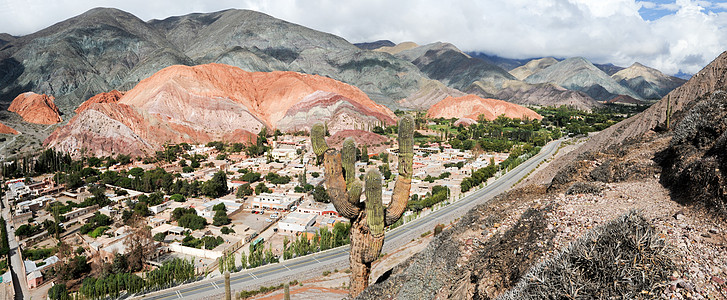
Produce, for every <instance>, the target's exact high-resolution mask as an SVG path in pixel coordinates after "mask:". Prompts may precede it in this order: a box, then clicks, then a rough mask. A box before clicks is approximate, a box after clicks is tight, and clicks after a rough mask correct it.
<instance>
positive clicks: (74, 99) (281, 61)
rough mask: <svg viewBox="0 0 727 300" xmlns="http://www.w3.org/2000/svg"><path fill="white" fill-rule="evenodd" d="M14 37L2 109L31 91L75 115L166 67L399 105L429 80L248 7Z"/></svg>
mask: <svg viewBox="0 0 727 300" xmlns="http://www.w3.org/2000/svg"><path fill="white" fill-rule="evenodd" d="M5 38H7V37H5ZM5 38H3V40H4V39H5ZM7 39H9V40H10V41H9V42H8V43H7V44H6V45H5V46H3V47H2V48H1V49H2V50H0V104H3V103H4V104H5V105H7V103H9V102H10V100H12V99H13V98H14V97H15V96H17V95H18V94H20V93H22V92H26V91H33V92H36V93H44V94H48V95H53V96H55V97H56V99H57V103H58V105H59V106H60V107H61V108H64V107H65V108H66V110H68V111H70V110H72V109H75V108H76V107H77V106H78V105H79V104H80V103H81V102H82V101H83V100H85V99H88V98H89V97H91V96H93V95H96V94H98V93H101V92H106V91H110V90H112V89H117V90H120V91H126V90H129V89H131V88H132V87H134V86H135V85H136V84H137V83H138V82H139V81H140V80H141V79H143V78H146V77H149V76H151V75H152V74H154V73H155V72H156V71H158V70H161V69H162V68H164V67H167V66H171V65H197V64H205V63H211V62H215V63H224V64H229V65H233V66H238V67H240V68H243V69H245V70H247V71H275V70H281V71H296V72H302V73H308V74H319V75H322V76H328V77H331V78H335V79H337V80H341V81H343V82H346V83H350V84H353V85H356V86H359V87H361V88H362V89H363V90H364V91H365V92H366V93H367V94H368V95H369V96H370V97H371V98H372V99H375V100H376V101H379V102H380V103H384V104H386V105H390V106H392V107H395V106H396V102H397V101H398V100H400V99H403V98H405V97H407V96H408V95H410V94H411V93H412V92H414V91H415V90H416V89H418V88H419V86H421V84H420V82H421V81H423V80H426V79H427V78H426V76H425V75H423V74H422V73H421V72H420V71H419V70H418V68H417V67H416V66H414V65H412V64H411V63H410V62H408V61H404V60H401V59H398V58H396V57H392V56H390V55H387V54H384V53H378V52H372V51H367V50H362V49H359V48H358V47H356V46H354V45H352V44H350V43H349V42H347V41H346V40H345V39H343V38H340V37H337V36H334V35H331V34H328V33H323V32H320V31H316V30H312V29H309V28H306V27H303V26H299V25H296V24H292V23H289V22H285V21H282V20H279V19H276V18H273V17H270V16H268V15H265V14H262V13H258V12H254V11H247V10H226V11H220V12H215V13H205V14H189V15H185V16H178V17H171V18H167V19H164V20H151V21H149V22H144V21H142V20H140V19H139V18H137V17H135V16H134V15H131V14H129V13H126V12H123V11H120V10H117V9H111V8H96V9H92V10H90V11H88V12H86V13H83V14H81V15H79V16H76V17H74V18H71V19H68V20H65V21H63V22H60V23H57V24H55V25H53V26H51V27H48V28H46V29H43V30H41V31H39V32H36V33H33V34H30V35H27V36H23V37H18V38H17V39H11V38H7ZM47 53H54V54H55V55H47Z"/></svg>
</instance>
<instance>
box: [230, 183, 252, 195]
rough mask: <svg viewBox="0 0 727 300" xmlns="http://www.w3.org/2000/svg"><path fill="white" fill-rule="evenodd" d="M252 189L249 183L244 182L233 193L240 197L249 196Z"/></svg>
mask: <svg viewBox="0 0 727 300" xmlns="http://www.w3.org/2000/svg"><path fill="white" fill-rule="evenodd" d="M253 192H254V191H253V189H252V188H251V187H250V184H249V183H245V184H243V185H241V186H239V187H238V188H237V192H236V193H235V197H236V198H238V199H240V198H243V197H245V196H250V195H252V193H253Z"/></svg>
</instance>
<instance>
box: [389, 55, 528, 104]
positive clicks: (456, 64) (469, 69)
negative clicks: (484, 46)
mask: <svg viewBox="0 0 727 300" xmlns="http://www.w3.org/2000/svg"><path fill="white" fill-rule="evenodd" d="M395 56H396V57H399V58H402V59H404V60H408V61H410V62H412V63H413V64H414V65H416V66H417V67H418V68H419V70H421V71H422V72H423V73H424V74H426V75H427V76H428V77H429V78H431V79H434V80H439V81H441V82H442V83H444V84H445V85H447V86H449V87H451V88H455V89H458V90H460V91H464V92H467V91H468V90H470V86H472V85H473V84H476V83H477V82H486V83H487V88H485V89H482V90H483V91H482V92H481V93H482V94H480V95H481V96H488V95H491V94H494V93H495V92H496V91H497V90H499V89H500V88H501V86H502V83H503V82H505V81H506V80H513V79H515V77H513V76H512V75H510V73H508V72H507V71H505V70H503V69H502V68H500V67H498V66H495V65H492V64H489V63H487V62H485V61H484V60H481V59H478V58H473V57H471V56H469V55H467V54H465V53H464V52H462V51H461V50H459V49H457V47H455V46H454V45H452V44H449V43H433V44H428V45H423V46H419V47H414V48H410V49H407V50H403V51H400V52H398V53H396V54H395Z"/></svg>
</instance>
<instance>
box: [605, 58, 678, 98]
mask: <svg viewBox="0 0 727 300" xmlns="http://www.w3.org/2000/svg"><path fill="white" fill-rule="evenodd" d="M611 78H613V79H614V80H616V82H619V83H621V85H623V86H626V87H628V88H630V89H631V90H633V91H635V92H636V93H638V94H639V96H641V97H642V98H644V99H661V97H664V96H665V95H666V94H667V93H669V92H671V91H672V90H673V89H675V88H677V87H679V86H680V85H682V84H684V83H685V82H686V80H684V79H681V78H677V77H674V76H667V75H665V74H664V73H661V72H660V71H659V70H657V69H654V68H649V67H647V66H644V65H642V64H640V63H634V64H633V65H631V66H630V67H628V68H626V69H623V70H621V71H618V72H616V73H615V74H613V75H611Z"/></svg>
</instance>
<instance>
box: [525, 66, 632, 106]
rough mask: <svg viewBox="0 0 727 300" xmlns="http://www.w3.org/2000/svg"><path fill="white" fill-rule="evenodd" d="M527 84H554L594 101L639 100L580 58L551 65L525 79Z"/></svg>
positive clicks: (627, 89) (628, 90)
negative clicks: (621, 97) (578, 92)
mask: <svg viewBox="0 0 727 300" xmlns="http://www.w3.org/2000/svg"><path fill="white" fill-rule="evenodd" d="M525 82H528V83H534V84H537V83H554V84H557V85H559V86H562V87H564V88H566V89H569V90H574V91H582V92H584V93H586V94H587V95H589V96H591V97H592V98H593V99H596V100H602V101H603V100H608V99H611V98H613V97H615V96H617V95H628V96H631V97H634V98H636V99H641V96H639V95H638V94H637V93H636V92H634V91H632V90H630V89H629V88H626V87H624V86H622V85H621V84H619V83H618V82H616V81H615V80H614V79H613V78H611V77H610V76H608V75H607V74H606V73H604V72H603V71H601V70H600V69H599V68H597V67H596V66H594V65H593V64H592V63H590V62H589V61H588V60H586V59H585V58H582V57H573V58H569V59H566V60H563V61H561V62H558V63H556V64H553V65H551V66H549V67H547V68H545V69H543V70H541V71H539V72H537V73H535V74H533V75H530V76H528V77H527V78H526V79H525Z"/></svg>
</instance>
